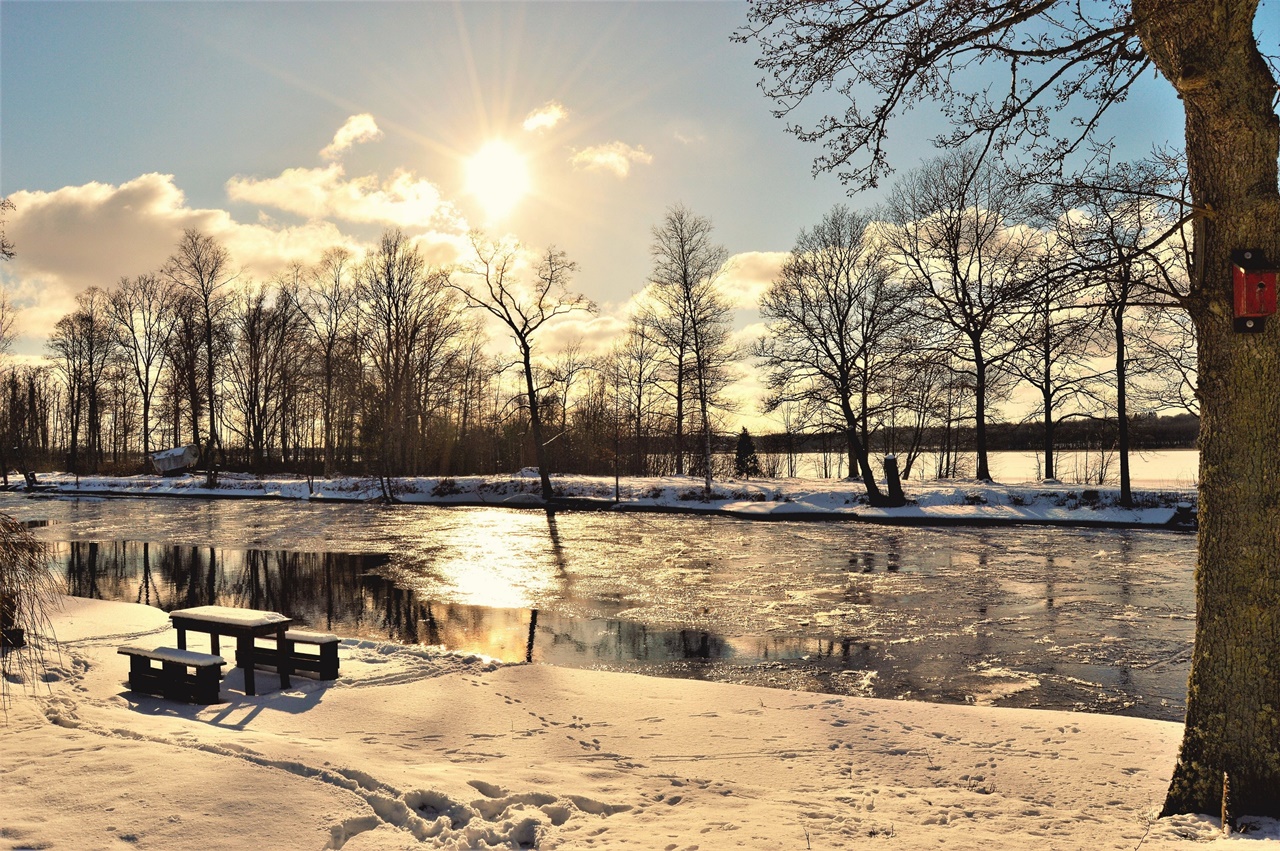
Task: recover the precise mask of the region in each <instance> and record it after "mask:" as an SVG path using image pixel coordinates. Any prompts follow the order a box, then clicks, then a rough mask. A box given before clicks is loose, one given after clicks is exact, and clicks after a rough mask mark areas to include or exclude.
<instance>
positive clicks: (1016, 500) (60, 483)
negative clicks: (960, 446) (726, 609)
mask: <svg viewBox="0 0 1280 851" xmlns="http://www.w3.org/2000/svg"><path fill="white" fill-rule="evenodd" d="M552 484H553V486H554V488H555V491H556V495H557V498H560V499H565V500H568V501H570V502H572V501H574V500H578V501H582V503H579V504H583V503H587V504H590V505H592V506H594V507H601V508H612V509H613V510H624V511H625V510H640V511H646V510H647V511H691V512H712V513H724V514H730V515H733V516H738V517H757V518H759V519H762V520H768V519H787V520H796V519H824V518H825V519H860V520H868V521H875V522H888V523H921V524H934V523H938V524H941V523H974V522H978V523H1061V524H1071V525H1134V526H1144V525H1151V526H1163V525H1170V524H1179V523H1188V524H1189V523H1191V522H1192V521H1193V517H1194V511H1195V499H1196V495H1195V491H1194V490H1193V489H1190V488H1175V489H1156V490H1144V489H1141V484H1140V483H1139V484H1138V485H1135V491H1134V500H1133V502H1134V505H1135V506H1136V507H1134V508H1123V507H1120V506H1119V505H1117V502H1118V499H1119V490H1118V489H1117V488H1115V487H1105V486H1089V485H1076V484H1065V483H1062V482H1056V481H1043V482H1031V483H1021V484H1013V485H1002V484H992V483H989V482H979V481H976V480H967V481H966V480H950V481H932V482H926V483H923V484H911V483H908V484H907V485H906V488H905V489H906V493H907V497H908V504H907V505H905V506H903V507H901V508H872V507H871V506H869V505H867V504H866V500H865V489H864V488H863V486H862V484H861V482H859V481H850V480H848V479H750V480H731V481H720V482H716V483H715V487H714V489H713V495H712V498H711V499H706V498H704V495H703V482H702V480H701V479H699V478H695V477H691V476H663V477H651V478H630V477H623V478H621V479H618V480H616V482H615V480H614V479H613V478H612V477H603V476H579V475H556V476H553V477H552ZM39 487H40V488H42V489H44V490H46V491H49V492H56V493H87V494H115V495H127V496H191V497H219V498H227V497H258V498H273V499H310V500H375V499H379V498H382V496H383V492H382V489H381V487H380V486H379V484H378V482H377V480H376V479H369V478H356V477H342V478H332V479H322V478H314V479H311V480H308V479H306V478H300V477H289V476H251V475H245V474H233V473H225V474H222V475H221V476H219V477H218V485H217V488H216V489H210V488H207V487H205V478H204V476H203V475H186V476H180V477H175V478H164V477H161V476H92V477H90V476H80V477H75V476H72V475H69V474H66V473H52V474H42V475H41V476H40V477H39ZM21 488H22V486H21V485H19V486H18V489H19V490H20V489H21ZM391 490H392V496H393V498H394V499H396V500H399V501H401V502H405V503H424V504H442V505H449V504H452V505H458V504H483V505H510V506H518V507H529V506H537V505H541V504H542V500H541V497H540V495H539V480H538V476H537V472H536V471H534V470H524V471H521V472H520V473H517V474H514V475H509V476H458V477H444V478H437V477H418V478H397V479H394V480H392V482H391Z"/></svg>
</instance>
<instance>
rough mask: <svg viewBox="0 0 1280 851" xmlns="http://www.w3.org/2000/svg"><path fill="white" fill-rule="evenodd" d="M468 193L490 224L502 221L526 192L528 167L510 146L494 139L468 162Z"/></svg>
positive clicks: (527, 189) (527, 188) (523, 159)
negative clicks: (491, 221) (482, 208)
mask: <svg viewBox="0 0 1280 851" xmlns="http://www.w3.org/2000/svg"><path fill="white" fill-rule="evenodd" d="M466 168H467V172H466V186H467V191H468V192H470V193H471V194H472V195H474V196H475V197H476V200H478V201H479V202H480V205H481V206H482V207H484V211H485V214H486V215H487V216H488V217H489V219H490V220H495V219H501V218H504V217H505V216H506V215H507V214H509V213H510V212H511V211H512V210H513V209H515V206H516V204H518V203H520V199H521V198H523V197H524V196H525V195H526V194H527V193H528V191H529V166H528V164H527V163H526V162H525V158H524V157H523V156H521V155H520V152H519V151H517V150H516V149H515V148H514V147H512V146H511V144H510V143H508V142H504V141H502V140H501V139H495V140H493V141H491V142H487V143H485V145H484V147H482V148H481V149H480V150H478V151H476V152H475V153H474V154H472V155H471V158H470V159H468V160H467V166H466Z"/></svg>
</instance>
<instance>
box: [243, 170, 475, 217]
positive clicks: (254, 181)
mask: <svg viewBox="0 0 1280 851" xmlns="http://www.w3.org/2000/svg"><path fill="white" fill-rule="evenodd" d="M227 195H228V196H229V197H230V198H231V200H233V201H244V202H247V203H250V204H258V205H260V206H263V207H271V208H273V209H277V210H283V211H285V212H288V213H294V214H296V215H299V216H302V217H304V218H307V219H322V218H336V219H342V220H343V221H348V222H362V223H376V224H387V225H397V226H399V227H403V228H408V229H436V228H444V229H446V230H450V231H456V230H459V229H460V230H462V231H465V230H466V225H465V223H464V222H463V221H462V218H461V216H460V215H459V214H458V212H457V211H456V210H455V209H454V207H453V205H452V204H451V203H449V202H447V201H445V200H444V198H443V197H442V196H441V194H440V190H439V189H438V188H437V187H436V186H435V184H433V183H431V182H430V181H428V180H422V179H419V178H417V177H415V176H414V174H413V173H412V172H410V171H406V170H403V169H401V170H397V171H396V172H395V173H394V174H392V175H391V177H390V178H389V179H387V180H379V179H378V177H377V176H376V175H367V176H364V177H354V178H351V179H347V177H346V172H345V171H344V170H343V167H342V165H341V164H340V163H331V164H329V165H327V166H323V167H321V168H290V169H286V170H285V171H284V172H282V173H281V174H280V175H279V176H278V177H268V178H262V179H258V178H252V177H233V178H231V180H229V181H227Z"/></svg>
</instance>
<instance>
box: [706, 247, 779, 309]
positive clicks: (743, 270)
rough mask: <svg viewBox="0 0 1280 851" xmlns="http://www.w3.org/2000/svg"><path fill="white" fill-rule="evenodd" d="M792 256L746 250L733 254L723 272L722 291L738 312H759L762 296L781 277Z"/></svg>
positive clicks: (721, 277)
mask: <svg viewBox="0 0 1280 851" xmlns="http://www.w3.org/2000/svg"><path fill="white" fill-rule="evenodd" d="M789 256H791V255H790V253H789V252H786V251H745V252H743V253H741V254H735V255H733V256H732V257H730V258H729V260H728V261H727V262H726V263H725V265H724V268H723V269H722V270H721V273H720V281H719V285H720V291H721V292H722V293H724V294H725V296H727V297H728V299H729V302H730V303H731V304H732V305H733V306H734V307H736V308H738V309H739V310H756V309H757V308H759V307H760V297H761V296H762V295H764V294H765V292H766V291H767V290H768V289H769V287H770V285H772V284H773V282H774V281H775V280H776V279H777V278H778V274H779V273H780V272H781V271H782V264H783V263H785V262H786V260H787V258H788V257H789Z"/></svg>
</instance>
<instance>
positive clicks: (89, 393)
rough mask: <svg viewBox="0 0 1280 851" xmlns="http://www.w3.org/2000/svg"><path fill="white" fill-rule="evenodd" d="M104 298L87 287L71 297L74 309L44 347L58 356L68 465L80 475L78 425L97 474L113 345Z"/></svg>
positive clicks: (100, 456)
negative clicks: (105, 386) (106, 379)
mask: <svg viewBox="0 0 1280 851" xmlns="http://www.w3.org/2000/svg"><path fill="white" fill-rule="evenodd" d="M106 301H107V299H106V296H105V295H104V294H103V292H102V290H100V289H98V288H97V287H90V288H89V289H87V290H85V291H84V292H82V293H81V294H80V295H78V296H77V297H76V309H75V310H74V311H73V312H72V313H70V314H68V315H66V316H64V317H62V318H61V319H59V320H58V322H57V324H56V325H55V326H54V331H53V334H52V335H51V336H50V338H49V345H50V347H51V348H52V349H53V350H54V352H55V354H56V355H57V356H58V366H59V369H60V371H61V373H62V377H63V382H64V385H65V387H66V392H67V418H68V420H67V422H68V436H69V439H68V447H69V448H70V458H69V463H70V466H71V470H72V472H75V473H79V472H80V457H79V451H78V445H79V434H80V426H81V424H82V423H83V424H84V426H85V437H86V440H85V444H86V446H85V449H86V453H87V454H88V456H89V461H90V463H91V464H92V466H93V469H94V470H96V469H97V467H98V464H99V463H101V461H102V399H103V389H104V383H105V377H106V372H107V366H108V364H109V363H110V361H111V357H112V355H113V354H114V352H115V347H116V341H115V337H114V335H113V333H112V328H111V325H110V320H109V319H108V318H107V315H106V311H105V304H106Z"/></svg>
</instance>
